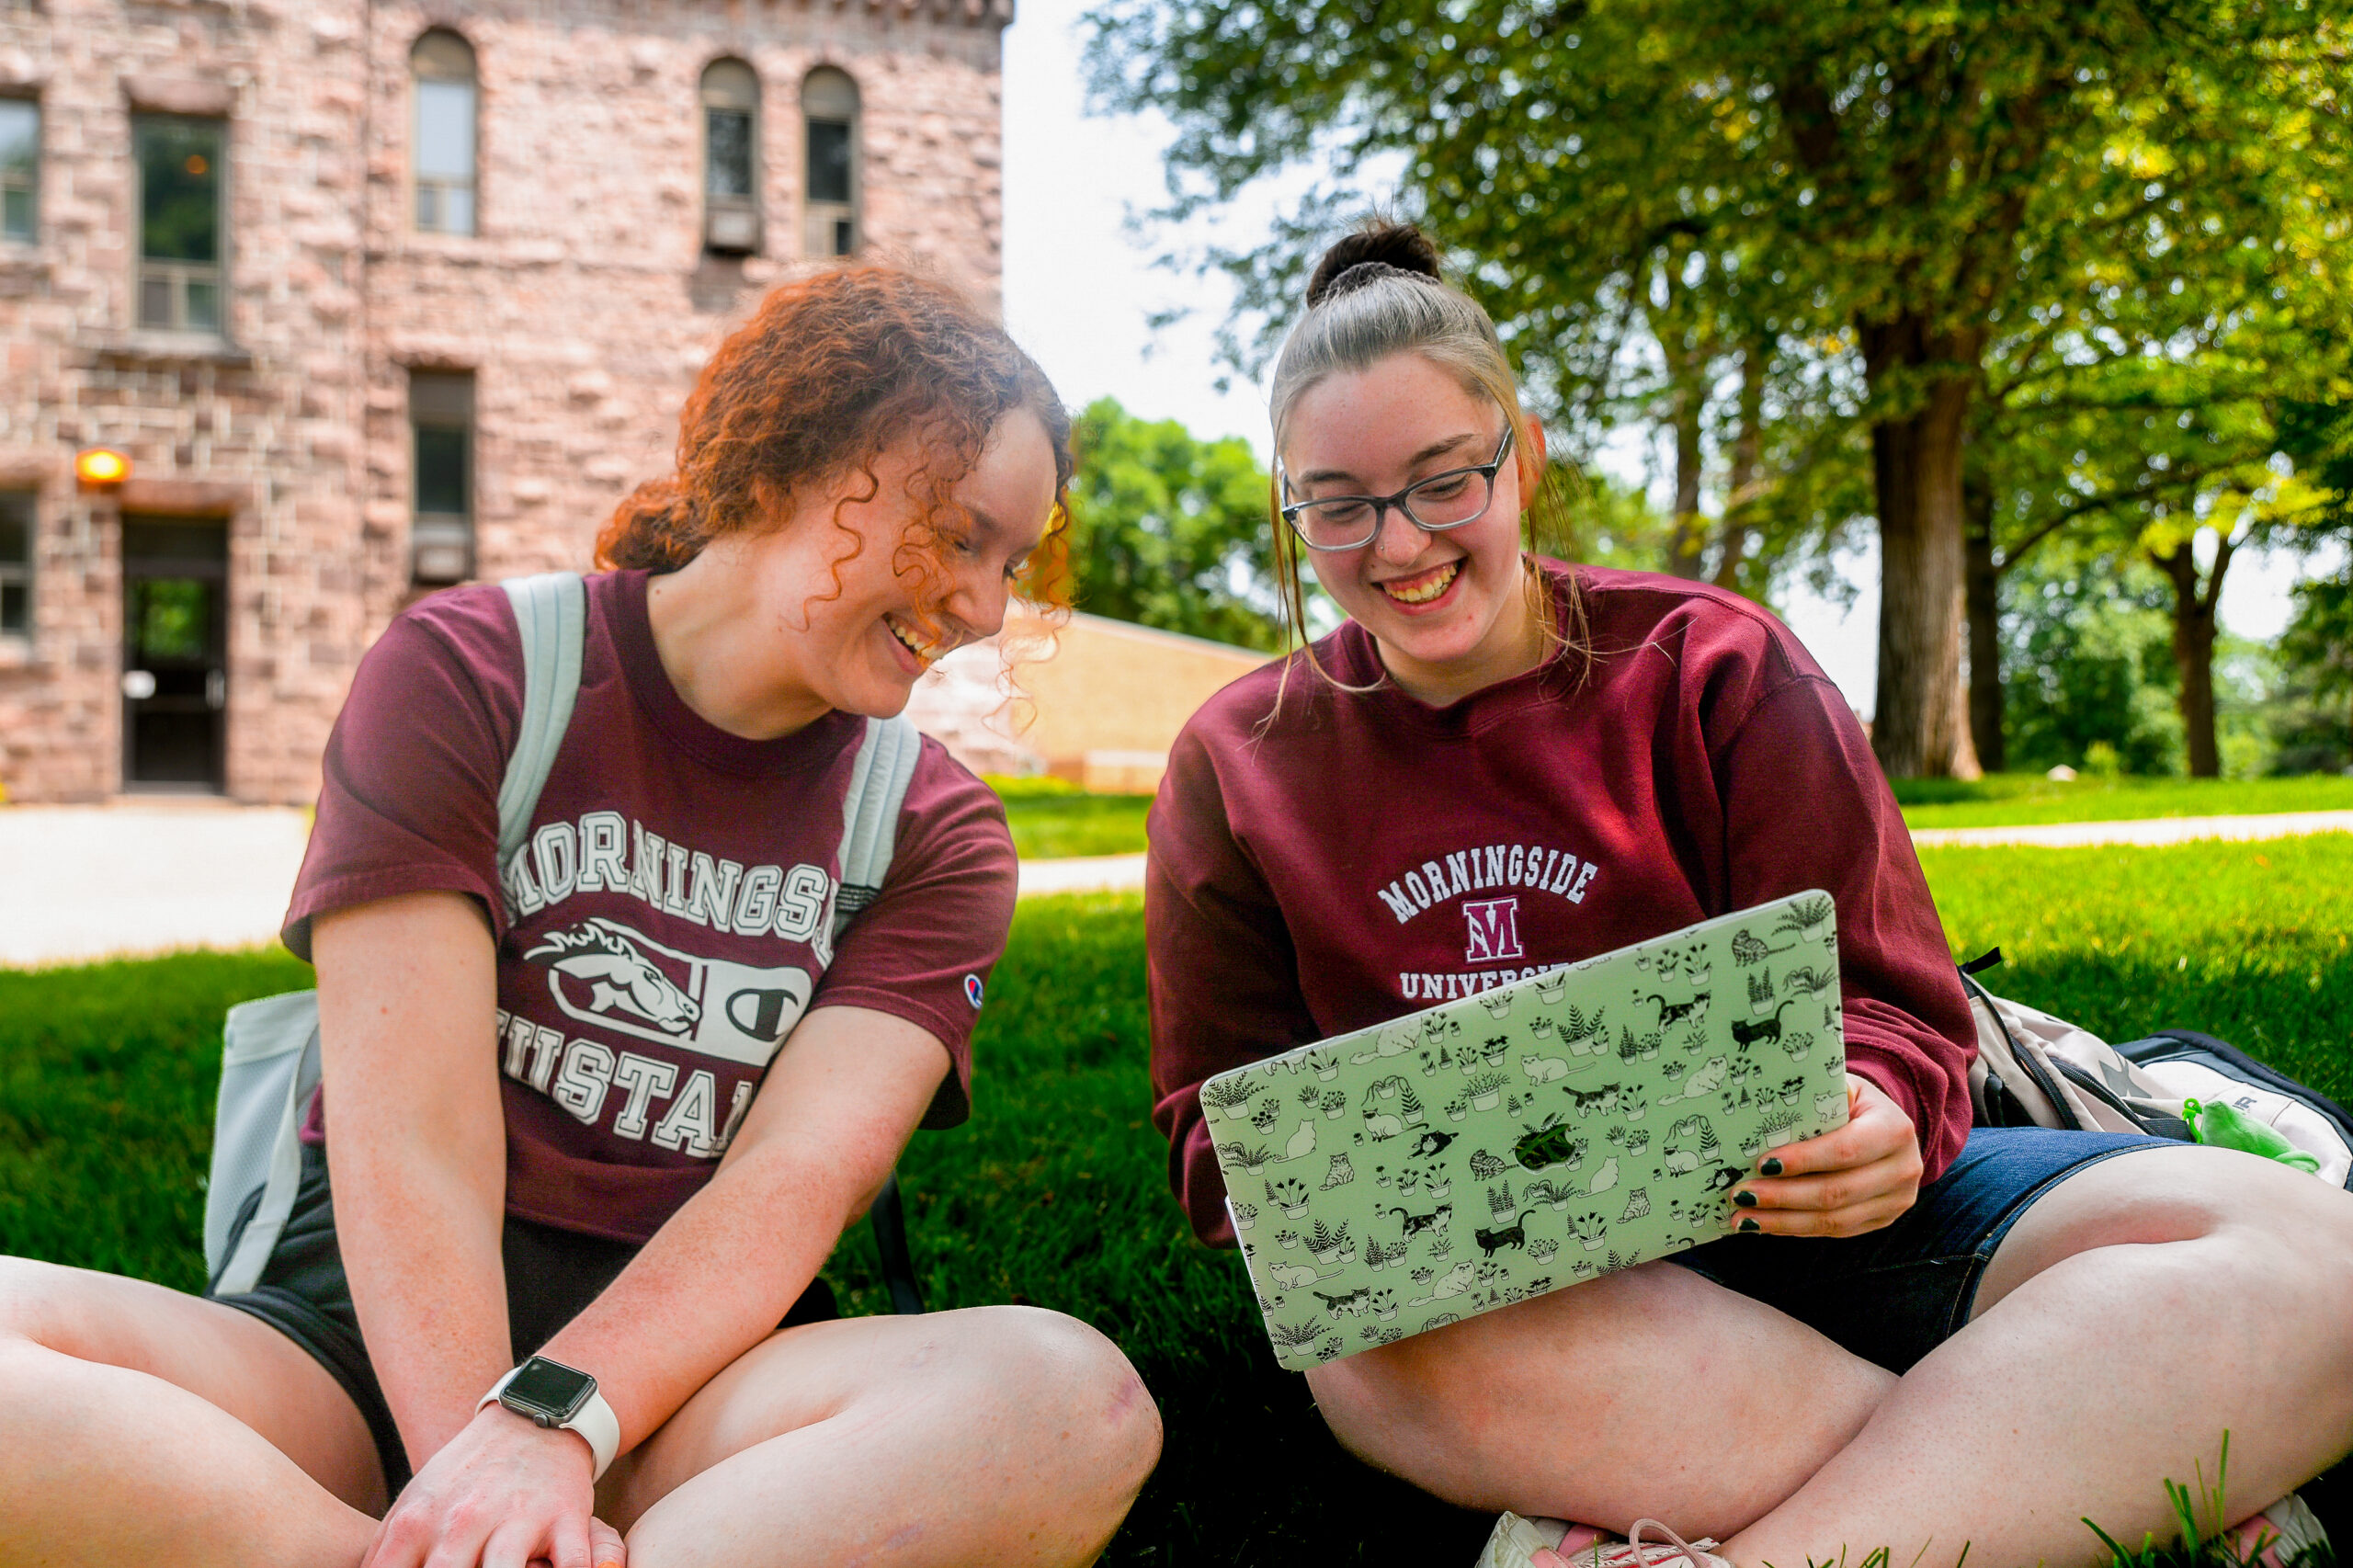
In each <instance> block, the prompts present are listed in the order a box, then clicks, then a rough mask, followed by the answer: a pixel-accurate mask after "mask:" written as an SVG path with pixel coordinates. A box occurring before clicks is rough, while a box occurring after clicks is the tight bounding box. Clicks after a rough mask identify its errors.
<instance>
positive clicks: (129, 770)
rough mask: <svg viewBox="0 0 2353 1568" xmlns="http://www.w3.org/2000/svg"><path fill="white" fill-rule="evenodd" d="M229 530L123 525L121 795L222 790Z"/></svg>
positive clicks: (163, 520) (198, 523)
mask: <svg viewBox="0 0 2353 1568" xmlns="http://www.w3.org/2000/svg"><path fill="white" fill-rule="evenodd" d="M228 589H229V530H228V528H227V527H226V526H225V525H224V524H222V523H220V522H207V521H203V520H200V519H189V518H186V517H139V516H136V515H131V516H126V517H124V518H123V519H122V738H123V757H122V777H123V783H124V785H125V787H126V788H130V789H165V790H211V791H215V792H217V791H219V790H222V789H223V788H225V786H226V783H227V776H226V773H225V770H224V766H223V765H224V762H225V758H226V754H227V745H226V744H225V743H226V740H227V728H228V726H227V724H226V722H225V718H226V710H227V708H228V704H229V671H228V659H227V653H228V646H229V635H228V616H227V614H226V611H227V608H228Z"/></svg>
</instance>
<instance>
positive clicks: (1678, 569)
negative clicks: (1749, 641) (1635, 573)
mask: <svg viewBox="0 0 2353 1568" xmlns="http://www.w3.org/2000/svg"><path fill="white" fill-rule="evenodd" d="M1672 297H1673V296H1672V295H1671V294H1670V296H1669V298H1670V299H1672ZM1661 315H1662V316H1663V317H1664V318H1665V319H1664V320H1663V321H1661V322H1659V323H1658V324H1657V327H1656V329H1654V335H1655V336H1656V337H1657V338H1658V343H1659V348H1660V350H1661V352H1662V353H1663V355H1664V356H1665V359H1666V375H1667V384H1668V386H1669V387H1670V388H1672V389H1673V390H1672V397H1673V399H1674V401H1673V403H1672V405H1671V410H1670V413H1669V416H1668V423H1669V424H1670V425H1671V426H1672V427H1673V428H1674V431H1675V513H1674V517H1675V529H1674V532H1673V533H1672V534H1670V535H1669V536H1668V538H1667V545H1666V569H1667V570H1668V571H1669V572H1672V573H1674V574H1676V575H1677V576H1678V577H1697V576H1699V555H1700V552H1701V551H1703V550H1705V549H1706V548H1707V543H1708V519H1707V518H1706V517H1704V516H1702V515H1701V514H1700V511H1699V481H1700V478H1701V476H1702V472H1703V465H1704V453H1703V452H1702V451H1701V449H1700V445H1699V437H1700V422H1701V421H1702V420H1703V419H1704V418H1705V417H1706V415H1707V411H1708V357H1707V356H1706V355H1705V354H1704V353H1698V352H1694V351H1692V350H1690V349H1688V348H1687V347H1685V346H1684V345H1683V344H1682V342H1681V341H1680V340H1679V339H1678V337H1677V333H1676V330H1675V326H1674V321H1675V312H1673V311H1672V310H1671V309H1670V310H1667V311H1665V312H1661Z"/></svg>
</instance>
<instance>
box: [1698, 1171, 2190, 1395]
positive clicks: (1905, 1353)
mask: <svg viewBox="0 0 2353 1568" xmlns="http://www.w3.org/2000/svg"><path fill="white" fill-rule="evenodd" d="M2180 1147H2182V1145H2181V1144H2179V1143H2177V1142H2172V1141H2170V1140H2167V1139H2164V1138H2143V1137H2141V1136H2139V1135H2137V1134H2131V1133H2122V1132H2058V1131H2052V1130H2050V1129H2048V1128H2041V1127H1978V1128H1972V1129H1971V1130H1970V1133H1969V1142H1968V1143H1967V1144H1966V1145H1965V1146H1964V1147H1963V1148H1962V1149H1961V1156H1960V1158H1958V1159H1956V1160H1954V1161H1953V1163H1952V1165H1951V1166H1950V1168H1949V1169H1948V1170H1947V1171H1946V1172H1945V1173H1944V1175H1942V1176H1938V1178H1937V1179H1936V1180H1934V1181H1932V1182H1930V1183H1929V1184H1928V1185H1927V1186H1926V1187H1922V1188H1921V1189H1920V1196H1919V1199H1918V1201H1916V1202H1915V1203H1914V1204H1913V1205H1912V1207H1911V1208H1910V1209H1909V1210H1906V1211H1905V1212H1904V1215H1903V1217H1902V1218H1900V1219H1898V1220H1897V1221H1895V1222H1894V1223H1893V1224H1892V1225H1889V1226H1887V1227H1885V1228H1884V1229H1882V1230H1877V1231H1871V1232H1868V1233H1865V1234H1863V1235H1859V1236H1768V1235H1735V1236H1727V1237H1725V1238H1724V1239H1723V1240H1722V1241H1720V1242H1710V1243H1709V1244H1707V1245H1705V1246H1699V1247H1693V1248H1692V1249H1691V1250H1690V1251H1688V1252H1683V1253H1677V1255H1676V1256H1673V1257H1672V1258H1669V1259H1668V1260H1667V1261H1668V1262H1671V1263H1678V1264H1681V1265H1682V1266H1683V1267H1686V1268H1688V1269H1690V1270H1691V1271H1692V1272H1693V1273H1695V1274H1698V1275H1700V1276H1702V1277H1704V1278H1709V1279H1712V1280H1714V1281H1715V1282H1716V1283H1717V1284H1719V1285H1722V1286H1723V1287H1724V1288H1725V1289H1726V1290H1737V1291H1739V1292H1740V1293H1741V1294H1742V1295H1744V1296H1748V1297H1752V1298H1754V1299H1755V1300H1756V1301H1763V1302H1764V1303H1765V1304H1766V1305H1767V1306H1769V1307H1773V1308H1776V1309H1777V1310H1779V1311H1780V1312H1787V1313H1789V1315H1790V1316H1791V1317H1793V1318H1795V1319H1797V1320H1798V1321H1799V1322H1800V1323H1802V1324H1806V1325H1807V1326H1808V1327H1809V1328H1812V1329H1813V1330H1815V1331H1816V1332H1818V1333H1820V1334H1822V1335H1824V1336H1825V1337H1827V1338H1829V1339H1831V1340H1833V1341H1834V1342H1836V1344H1838V1345H1840V1346H1844V1347H1845V1348H1846V1349H1847V1350H1848V1351H1850V1352H1852V1353H1853V1354H1855V1355H1857V1356H1860V1357H1862V1358H1864V1359H1865V1360H1867V1361H1875V1362H1877V1363H1879V1365H1881V1366H1882V1367H1885V1368H1886V1369H1888V1370H1890V1371H1892V1372H1899V1373H1900V1372H1905V1371H1909V1370H1910V1369H1911V1368H1912V1364H1913V1363H1914V1362H1915V1361H1917V1360H1919V1359H1920V1358H1921V1357H1923V1356H1926V1355H1927V1353H1928V1352H1929V1351H1931V1350H1934V1349H1935V1348H1936V1347H1937V1346H1939V1345H1941V1344H1943V1343H1944V1342H1945V1341H1946V1340H1947V1339H1949V1338H1950V1337H1952V1335H1955V1334H1957V1333H1959V1332H1960V1330H1961V1326H1962V1325H1963V1324H1967V1323H1968V1322H1969V1314H1970V1311H1971V1309H1972V1307H1973V1306H1974V1305H1975V1304H1976V1301H1977V1282H1978V1281H1979V1280H1980V1279H1982V1278H1984V1276H1985V1265H1986V1264H1987V1263H1989V1262H1990V1261H1992V1259H1993V1256H1994V1250H1995V1248H1996V1247H1998V1246H2000V1245H2001V1244H2002V1238H2003V1237H2004V1236H2006V1235H2007V1234H2009V1231H2010V1227H2011V1226H2012V1225H2014V1224H2016V1223H2017V1222H2018V1216H2019V1215H2021V1214H2023V1213H2025V1212H2026V1210H2027V1208H2028V1206H2029V1204H2031V1203H2033V1201H2034V1200H2035V1199H2038V1198H2040V1197H2041V1196H2042V1195H2043V1194H2044V1193H2045V1192H2048V1191H2049V1190H2051V1188H2052V1187H2055V1186H2056V1185H2058V1184H2059V1183H2060V1182H2061V1181H2063V1180H2064V1179H2065V1178H2067V1177H2068V1176H2073V1175H2075V1173H2076V1172H2077V1171H2079V1170H2082V1169H2084V1168H2085V1167H2086V1166H2087V1165H2097V1164H2098V1163H2099V1162H2100V1161H2102V1160H2105V1159H2107V1158H2109V1156H2110V1155H2114V1154H2126V1153H2131V1152H2132V1151H2134V1150H2136V1149H2178V1148H2180Z"/></svg>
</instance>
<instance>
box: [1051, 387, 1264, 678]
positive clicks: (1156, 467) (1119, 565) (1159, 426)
mask: <svg viewBox="0 0 2353 1568" xmlns="http://www.w3.org/2000/svg"><path fill="white" fill-rule="evenodd" d="M1072 441H1073V445H1074V449H1075V450H1076V453H1077V457H1078V472H1077V474H1076V476H1075V477H1074V480H1073V481H1072V487H1071V513H1072V517H1071V524H1072V540H1071V574H1072V578H1073V583H1074V595H1073V597H1074V600H1075V602H1076V604H1077V607H1078V608H1080V609H1083V610H1086V611H1089V612H1091V613H1093V614H1096V615H1107V616H1110V617H1112V618H1113V619H1119V620H1131V621H1134V622H1136V623H1137V624H1139V625H1142V626H1156V627H1159V628H1161V629H1162V630H1163V631H1182V632H1186V633H1188V634H1189V635H1191V636H1195V637H1207V638H1211V639H1212V640H1214V641H1216V642H1234V643H1239V644H1241V645H1242V646H1243V647H1245V648H1264V649H1267V650H1269V651H1272V650H1275V649H1279V648H1280V647H1281V646H1282V644H1283V628H1282V623H1281V620H1280V619H1279V616H1278V615H1277V613H1276V609H1275V605H1276V599H1275V594H1274V587H1273V584H1272V582H1271V580H1270V579H1269V578H1268V577H1267V568H1266V566H1265V565H1264V562H1265V561H1266V559H1267V471H1266V470H1265V469H1263V468H1261V467H1260V466H1259V464H1258V460H1257V458H1256V456H1255V455H1253V454H1252V452H1251V450H1250V446H1249V443H1248V442H1246V441H1244V440H1242V439H1241V438H1239V437H1233V436H1228V437H1222V438H1220V439H1217V440H1212V441H1203V440H1199V439H1197V438H1196V437H1194V436H1193V435H1192V433H1191V432H1189V431H1188V430H1187V429H1186V428H1185V426H1182V425H1181V424H1179V423H1177V422H1176V420H1173V419H1163V420H1158V421H1153V420H1144V419H1139V418H1137V417H1135V416H1134V415H1131V414H1130V413H1129V412H1128V411H1127V410H1126V409H1124V408H1122V407H1120V404H1119V403H1118V402H1117V401H1116V400H1115V399H1112V398H1108V397H1106V398H1098V399H1097V400H1096V401H1095V402H1094V403H1089V404H1088V405H1087V407H1086V411H1085V412H1084V413H1082V414H1081V415H1079V416H1078V419H1077V421H1076V424H1075V426H1074V429H1073V431H1072Z"/></svg>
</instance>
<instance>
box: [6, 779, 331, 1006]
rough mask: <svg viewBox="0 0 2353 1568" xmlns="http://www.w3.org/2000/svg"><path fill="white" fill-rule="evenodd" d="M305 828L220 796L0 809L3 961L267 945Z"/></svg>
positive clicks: (275, 811) (304, 820)
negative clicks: (225, 801)
mask: <svg viewBox="0 0 2353 1568" xmlns="http://www.w3.org/2000/svg"><path fill="white" fill-rule="evenodd" d="M310 835H311V826H310V820H309V813H308V812H300V811H296V810H294V809H292V808H291V807H285V806H231V805H224V804H222V803H221V802H220V801H159V800H153V799H149V800H136V801H124V802H122V803H120V804H116V805H106V806H10V807H8V808H6V810H0V965H6V966H10V967H23V966H27V965H33V964H51V963H71V962H74V961H78V960H86V959H97V958H105V957H108V956H109V955H113V954H132V953H159V952H169V951H170V950H172V949H176V948H243V947H250V946H252V945H253V944H254V943H256V942H267V941H268V940H269V939H270V938H271V937H275V936H276V935H278V919H279V917H280V916H282V915H284V914H285V913H286V899H287V895H288V894H289V892H291V891H292V889H293V886H294V873H295V872H296V871H297V870H299V869H301V865H302V846H303V845H304V844H305V843H306V842H308V840H309V838H310Z"/></svg>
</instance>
